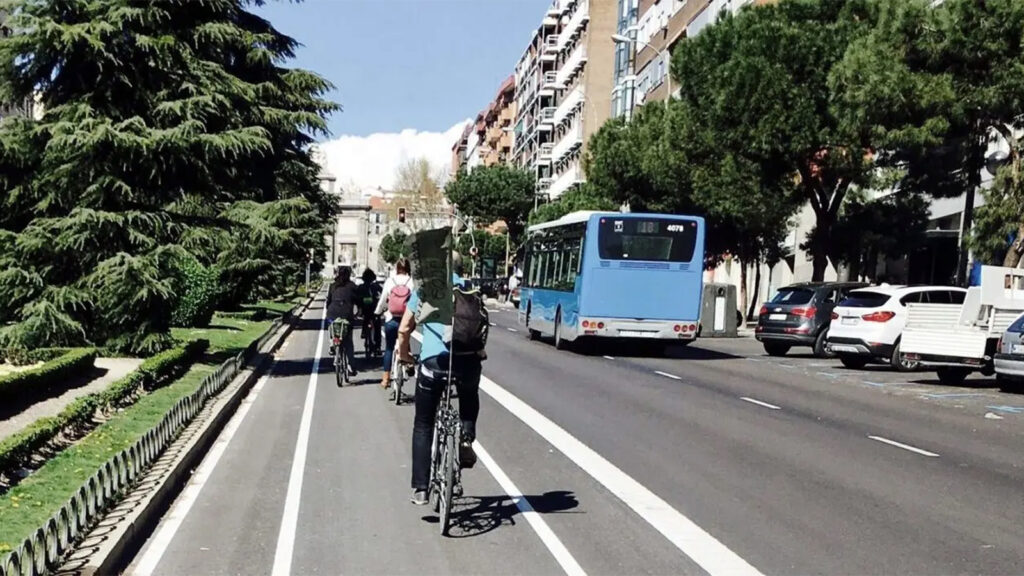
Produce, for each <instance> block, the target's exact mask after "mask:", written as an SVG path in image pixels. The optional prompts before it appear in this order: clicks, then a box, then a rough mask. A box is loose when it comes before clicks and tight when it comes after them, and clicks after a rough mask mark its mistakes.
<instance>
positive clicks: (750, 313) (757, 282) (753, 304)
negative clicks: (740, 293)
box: [747, 260, 761, 320]
mask: <svg viewBox="0 0 1024 576" xmlns="http://www.w3.org/2000/svg"><path fill="white" fill-rule="evenodd" d="M754 266H756V268H754V297H753V298H751V299H750V302H749V303H748V305H747V320H749V319H751V318H753V317H754V309H755V308H757V300H758V298H757V297H758V294H760V293H761V261H760V260H755V261H754Z"/></svg>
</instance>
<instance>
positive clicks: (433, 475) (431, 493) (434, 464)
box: [427, 422, 444, 514]
mask: <svg viewBox="0 0 1024 576" xmlns="http://www.w3.org/2000/svg"><path fill="white" fill-rule="evenodd" d="M440 439H441V428H440V424H439V423H438V422H435V423H434V439H433V441H431V443H430V484H429V487H428V489H427V498H428V499H429V500H430V507H431V508H432V509H433V510H434V513H435V514H436V513H438V512H439V511H440V509H441V497H440V494H441V491H440V485H441V480H440V478H439V473H438V471H439V470H440V468H441V459H442V458H443V457H444V454H443V452H444V448H443V447H442V446H441V440H440Z"/></svg>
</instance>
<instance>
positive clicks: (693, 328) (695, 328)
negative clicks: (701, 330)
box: [690, 324, 697, 332]
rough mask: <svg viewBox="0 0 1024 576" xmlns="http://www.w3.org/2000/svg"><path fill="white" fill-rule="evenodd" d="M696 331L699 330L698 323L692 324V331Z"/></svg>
mask: <svg viewBox="0 0 1024 576" xmlns="http://www.w3.org/2000/svg"><path fill="white" fill-rule="evenodd" d="M696 331H697V325H696V324H690V332H696Z"/></svg>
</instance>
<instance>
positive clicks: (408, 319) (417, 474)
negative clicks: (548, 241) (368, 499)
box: [398, 252, 485, 506]
mask: <svg viewBox="0 0 1024 576" xmlns="http://www.w3.org/2000/svg"><path fill="white" fill-rule="evenodd" d="M452 265H453V268H454V273H453V274H452V283H453V284H454V285H455V286H459V287H464V286H465V285H466V283H465V281H464V280H463V279H462V277H461V274H462V257H461V256H460V255H459V253H458V252H453V253H452ZM418 306H419V294H418V293H416V292H413V294H412V297H411V299H410V300H409V305H408V307H406V310H405V314H404V315H403V316H402V322H401V325H400V327H399V330H398V332H399V339H398V350H399V358H401V359H402V361H403V362H410V363H412V362H414V360H413V358H412V356H411V355H410V354H409V337H410V335H411V334H412V331H413V330H414V329H416V328H417V323H416V317H415V316H416V310H417V308H418ZM418 328H419V330H420V336H421V337H422V339H423V340H422V342H421V344H420V356H419V362H420V368H419V371H420V373H419V376H418V377H417V378H416V400H415V402H416V416H415V418H414V420H413V432H412V490H413V495H412V503H413V504H416V505H418V506H423V505H426V504H427V503H428V499H427V489H428V486H429V482H430V444H431V440H432V435H433V431H434V418H435V416H436V413H437V405H438V403H439V402H440V400H441V395H442V394H443V392H444V389H445V386H447V385H448V380H447V378H443V377H440V378H439V377H437V375H443V374H445V373H447V372H448V367H449V362H451V369H452V380H454V381H455V385H456V388H457V390H458V397H459V415H460V418H461V419H462V441H461V443H460V444H459V460H460V461H461V463H462V467H463V468H472V467H473V466H474V465H475V464H476V453H475V452H474V451H473V440H474V439H475V438H476V421H477V416H478V415H479V413H480V373H481V370H482V366H481V362H482V361H483V359H484V357H485V356H484V354H483V353H482V352H473V353H468V354H459V353H458V350H456V353H455V355H454V356H452V355H451V354H450V351H449V349H448V346H447V345H446V344H445V338H444V335H445V331H446V330H449V331H450V330H451V328H452V327H451V325H446V324H442V323H440V322H426V323H425V324H422V325H420V326H418Z"/></svg>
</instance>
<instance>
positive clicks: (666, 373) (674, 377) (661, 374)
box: [654, 370, 682, 380]
mask: <svg viewBox="0 0 1024 576" xmlns="http://www.w3.org/2000/svg"><path fill="white" fill-rule="evenodd" d="M654 373H655V374H657V375H659V376H664V377H665V378H671V379H673V380H682V378H680V377H679V376H676V375H675V374H669V373H668V372H662V371H661V370H655V371H654Z"/></svg>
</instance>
